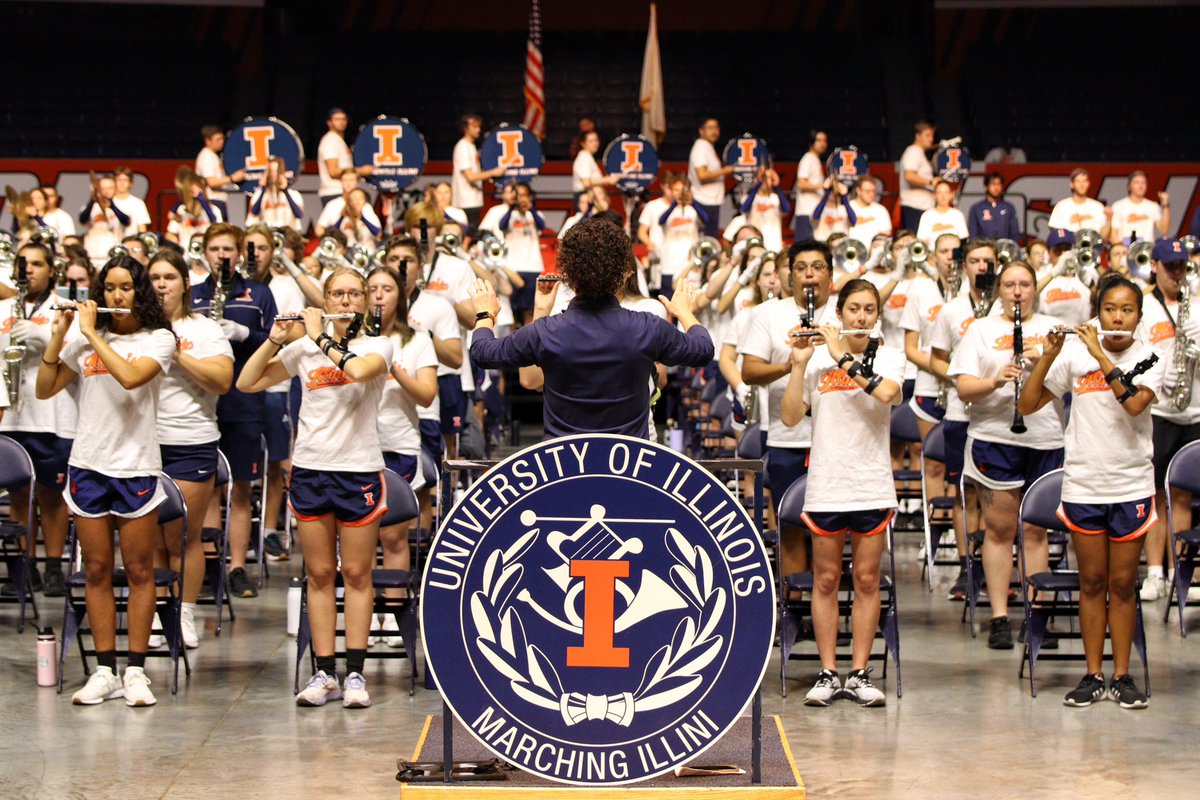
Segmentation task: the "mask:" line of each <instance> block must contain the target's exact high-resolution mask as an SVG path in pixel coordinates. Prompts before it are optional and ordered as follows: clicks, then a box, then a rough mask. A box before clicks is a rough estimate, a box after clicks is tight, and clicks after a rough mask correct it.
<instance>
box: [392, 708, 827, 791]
mask: <svg viewBox="0 0 1200 800" xmlns="http://www.w3.org/2000/svg"><path fill="white" fill-rule="evenodd" d="M771 721H774V724H773V725H772V724H771ZM441 741H442V718H441V715H430V716H428V717H426V718H425V727H424V729H423V730H422V731H421V739H420V741H418V742H417V749H416V751H415V752H414V753H413V757H412V760H413V761H440V760H441ZM490 758H493V756H492V754H491V753H490V752H489V751H487V750H486V748H484V747H483V745H481V744H479V743H478V742H477V741H475V739H474V738H473V737H472V736H471V735H470V734H468V733H467V732H466V731H465V730H463V729H462V727H461V726H459V725H456V726H455V730H454V760H455V761H460V762H461V761H471V760H487V759H490ZM699 762H700V763H701V764H737V765H738V766H739V767H741V768H742V769H744V770H746V774H744V775H716V776H703V777H689V778H677V777H675V776H674V775H671V774H668V775H661V776H659V777H657V778H651V779H650V780H647V781H642V782H640V783H635V784H632V785H627V786H614V787H612V788H608V789H604V788H598V787H593V786H566V785H564V784H561V783H554V782H552V781H548V780H546V779H544V778H541V777H539V776H537V775H533V774H531V773H528V772H524V771H522V770H513V771H511V772H508V773H507V774H506V776H505V780H499V781H472V782H464V783H451V784H446V783H401V784H400V797H401V798H404V800H450V798H480V797H488V796H495V797H497V798H499V797H508V796H513V797H531V796H532V797H536V798H537V799H538V800H558V798H563V799H564V800H574V799H575V798H580V797H583V796H584V793H588V794H590V795H592V796H593V797H595V796H597V795H603V796H608V795H611V796H613V797H617V796H618V795H617V792H620V795H619V796H620V798H621V800H668V798H669V799H670V800H676V799H677V798H680V799H681V800H686V799H687V798H706V800H720V798H738V800H743V799H744V800H777V799H779V798H788V799H789V800H803V798H805V797H807V792H806V791H805V788H804V781H802V780H801V779H800V773H799V772H797V771H796V762H795V760H793V758H792V751H791V749H790V748H789V747H788V743H787V736H786V735H785V733H784V730H783V722H782V720H780V719H779V717H777V716H771V717H767V718H766V720H764V724H763V735H762V783H761V784H758V785H754V784H752V783H751V782H750V718H749V717H743V718H742V719H740V720H739V721H738V722H737V723H735V724H734V726H733V727H732V728H731V729H730V730H729V732H728V733H727V734H726V735H725V736H724V738H722V739H721V740H720V741H718V742H717V743H716V744H714V745H713V746H712V747H711V748H709V749H708V750H707V751H705V753H704V755H702V756H701V757H700V758H699Z"/></svg>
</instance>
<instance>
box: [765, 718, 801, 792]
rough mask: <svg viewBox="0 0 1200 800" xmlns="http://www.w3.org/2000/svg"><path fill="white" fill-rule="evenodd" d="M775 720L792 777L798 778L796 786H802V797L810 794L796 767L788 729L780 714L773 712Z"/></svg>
mask: <svg viewBox="0 0 1200 800" xmlns="http://www.w3.org/2000/svg"><path fill="white" fill-rule="evenodd" d="M771 716H772V718H774V720H775V727H776V728H778V729H779V741H780V742H781V743H783V754H784V755H785V756H787V760H788V766H790V767H791V768H792V777H793V778H795V779H796V786H798V787H800V790H801V791H802V792H803V794H802V795H801V797H807V796H808V788H807V787H806V786H805V785H804V779H803V778H801V777H800V770H798V769H796V759H795V758H793V757H792V746H791V745H790V744H788V738H787V731H785V730H784V729H783V718H782V717H780V716H779V715H778V714H772V715H771Z"/></svg>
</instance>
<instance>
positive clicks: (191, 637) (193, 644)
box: [179, 606, 200, 650]
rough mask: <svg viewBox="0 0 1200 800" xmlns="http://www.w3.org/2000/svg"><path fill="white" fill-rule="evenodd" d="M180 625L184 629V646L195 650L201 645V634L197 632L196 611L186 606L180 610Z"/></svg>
mask: <svg viewBox="0 0 1200 800" xmlns="http://www.w3.org/2000/svg"><path fill="white" fill-rule="evenodd" d="M179 627H180V629H181V630H182V631H183V646H184V647H186V648H188V649H189V650H194V649H196V648H197V647H199V646H200V635H199V634H197V633H196V611H195V609H193V608H190V607H188V606H184V607H183V609H182V610H181V611H180V612H179Z"/></svg>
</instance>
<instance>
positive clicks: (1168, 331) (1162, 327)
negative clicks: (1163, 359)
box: [1150, 321, 1175, 344]
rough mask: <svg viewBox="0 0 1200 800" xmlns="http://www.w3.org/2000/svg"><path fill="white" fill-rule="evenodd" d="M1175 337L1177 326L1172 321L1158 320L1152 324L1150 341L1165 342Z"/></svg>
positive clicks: (1155, 342) (1153, 342)
mask: <svg viewBox="0 0 1200 800" xmlns="http://www.w3.org/2000/svg"><path fill="white" fill-rule="evenodd" d="M1174 338H1175V326H1174V325H1172V324H1171V323H1170V322H1167V321H1163V322H1156V323H1154V324H1153V325H1151V326H1150V342H1151V343H1152V344H1158V343H1159V342H1165V341H1166V340H1167V339H1174Z"/></svg>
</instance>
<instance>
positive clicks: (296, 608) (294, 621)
mask: <svg viewBox="0 0 1200 800" xmlns="http://www.w3.org/2000/svg"><path fill="white" fill-rule="evenodd" d="M300 592H301V584H300V579H299V578H292V579H291V580H290V581H289V582H288V594H287V634H288V636H295V635H296V634H297V633H299V632H300Z"/></svg>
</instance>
